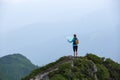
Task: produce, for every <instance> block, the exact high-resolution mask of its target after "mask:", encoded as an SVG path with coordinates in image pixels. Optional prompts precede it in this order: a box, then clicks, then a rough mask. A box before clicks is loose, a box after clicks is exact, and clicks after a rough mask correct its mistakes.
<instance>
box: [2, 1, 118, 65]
mask: <svg viewBox="0 0 120 80" xmlns="http://www.w3.org/2000/svg"><path fill="white" fill-rule="evenodd" d="M119 4H120V1H119V0H0V45H1V46H0V57H2V56H5V55H7V54H13V53H20V54H23V55H25V56H26V57H27V58H29V59H30V60H31V61H32V62H33V63H34V64H36V65H40V66H41V65H44V64H46V63H49V62H51V61H55V60H56V59H58V58H59V57H61V56H65V55H73V51H72V44H69V43H68V42H67V40H66V37H68V36H72V35H73V34H74V33H76V34H77V36H78V38H79V43H80V44H79V56H84V55H85V54H86V53H94V54H96V55H98V56H101V57H107V58H111V59H113V60H115V61H116V62H119V63H120V54H119V52H120V46H119V44H120V5H119Z"/></svg>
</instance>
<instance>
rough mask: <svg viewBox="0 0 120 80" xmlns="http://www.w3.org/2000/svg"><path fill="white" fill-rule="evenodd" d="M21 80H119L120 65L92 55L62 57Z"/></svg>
mask: <svg viewBox="0 0 120 80" xmlns="http://www.w3.org/2000/svg"><path fill="white" fill-rule="evenodd" d="M22 80H120V64H118V63H116V62H114V61H113V60H111V59H110V58H104V57H98V56H96V55H94V54H87V55H86V56H84V57H76V58H74V57H73V56H64V57H61V58H60V59H58V60H57V61H56V62H52V63H50V64H47V65H45V66H43V67H40V68H37V69H35V70H33V71H32V72H31V73H30V74H29V75H27V76H26V77H24V78H23V79H22Z"/></svg>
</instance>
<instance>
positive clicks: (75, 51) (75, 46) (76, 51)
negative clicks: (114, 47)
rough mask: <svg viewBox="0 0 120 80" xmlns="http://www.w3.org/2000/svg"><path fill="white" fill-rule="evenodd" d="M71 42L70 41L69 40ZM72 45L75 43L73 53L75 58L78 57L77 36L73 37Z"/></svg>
mask: <svg viewBox="0 0 120 80" xmlns="http://www.w3.org/2000/svg"><path fill="white" fill-rule="evenodd" d="M68 41H69V40H68ZM69 42H70V43H73V51H74V57H77V56H78V44H79V41H78V38H77V36H76V34H74V35H73V39H72V40H71V41H69Z"/></svg>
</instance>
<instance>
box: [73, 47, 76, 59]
mask: <svg viewBox="0 0 120 80" xmlns="http://www.w3.org/2000/svg"><path fill="white" fill-rule="evenodd" d="M73 52H74V57H75V54H76V51H75V46H73Z"/></svg>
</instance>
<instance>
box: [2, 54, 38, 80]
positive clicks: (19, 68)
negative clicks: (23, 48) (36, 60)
mask: <svg viewBox="0 0 120 80" xmlns="http://www.w3.org/2000/svg"><path fill="white" fill-rule="evenodd" d="M35 68H36V66H35V65H33V64H32V63H31V62H30V61H29V60H28V59H27V58H26V57H24V56H23V55H21V54H13V55H7V56H4V57H1V58H0V80H21V78H22V77H24V76H26V75H28V74H29V72H30V71H31V70H33V69H35Z"/></svg>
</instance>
